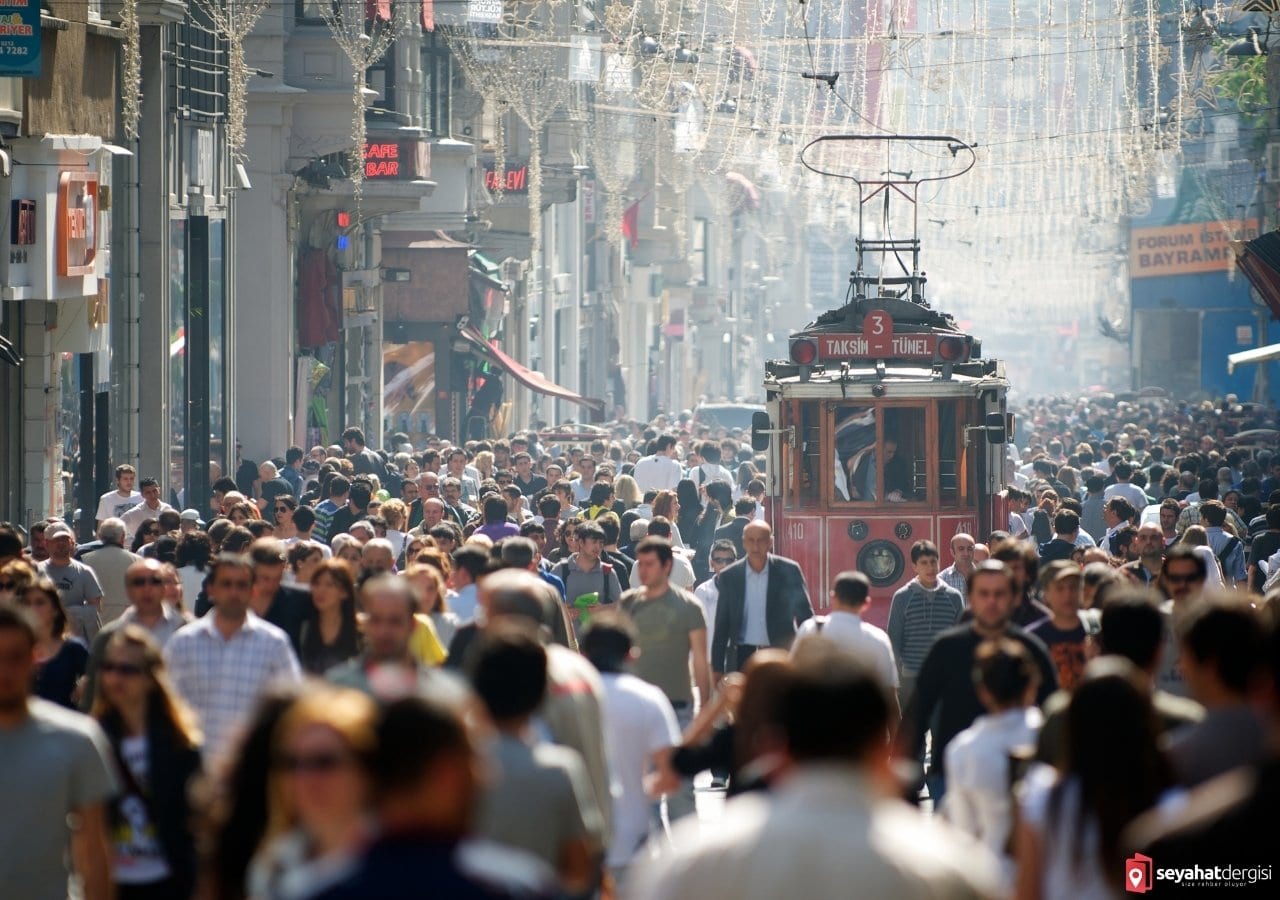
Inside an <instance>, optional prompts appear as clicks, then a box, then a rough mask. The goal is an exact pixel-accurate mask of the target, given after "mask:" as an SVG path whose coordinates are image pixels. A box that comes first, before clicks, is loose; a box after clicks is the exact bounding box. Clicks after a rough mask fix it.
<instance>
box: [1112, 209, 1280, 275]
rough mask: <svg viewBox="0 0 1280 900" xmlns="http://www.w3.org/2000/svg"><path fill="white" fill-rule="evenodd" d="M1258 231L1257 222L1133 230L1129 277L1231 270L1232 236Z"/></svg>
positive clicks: (1170, 226) (1130, 241)
mask: <svg viewBox="0 0 1280 900" xmlns="http://www.w3.org/2000/svg"><path fill="white" fill-rule="evenodd" d="M1257 231H1258V221H1257V219H1250V220H1249V221H1247V222H1241V221H1239V220H1236V221H1232V222H1198V223H1195V224H1192V225H1167V226H1165V227H1163V228H1135V229H1133V231H1131V232H1130V233H1129V277H1130V278H1153V277H1156V276H1160V275H1194V274H1197V273H1201V272H1225V271H1226V270H1227V269H1229V268H1231V256H1232V249H1231V235H1232V234H1236V235H1239V236H1241V237H1244V236H1247V235H1253V234H1256V233H1257Z"/></svg>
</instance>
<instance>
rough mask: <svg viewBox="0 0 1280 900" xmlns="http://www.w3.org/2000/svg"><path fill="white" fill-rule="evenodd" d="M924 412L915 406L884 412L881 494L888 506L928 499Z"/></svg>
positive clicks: (881, 438)
mask: <svg viewBox="0 0 1280 900" xmlns="http://www.w3.org/2000/svg"><path fill="white" fill-rule="evenodd" d="M924 423H925V411H924V409H922V408H916V407H890V408H888V409H886V410H884V431H883V433H882V434H881V436H880V441H881V445H882V448H883V452H882V453H881V454H880V465H881V467H882V468H883V472H882V476H883V478H884V495H885V499H887V500H888V501H889V502H890V503H904V502H908V501H913V500H927V499H928V498H929V448H928V446H927V444H926V437H925V424H924Z"/></svg>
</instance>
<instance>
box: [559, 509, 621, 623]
mask: <svg viewBox="0 0 1280 900" xmlns="http://www.w3.org/2000/svg"><path fill="white" fill-rule="evenodd" d="M603 553H604V529H602V528H601V527H600V526H599V525H597V524H596V523H595V522H583V523H582V524H581V525H579V526H578V552H577V553H575V554H573V555H572V556H570V557H569V558H568V559H566V560H564V561H563V562H561V563H560V564H558V565H557V566H556V567H555V568H554V569H553V570H552V574H553V575H555V576H556V577H557V578H559V579H560V580H561V581H563V582H564V587H565V596H566V597H568V603H569V607H570V613H569V616H570V618H571V619H573V621H574V623H575V625H576V626H578V627H581V626H583V625H585V624H586V623H587V621H588V620H589V619H590V617H591V609H592V608H594V607H597V606H600V605H602V604H607V603H617V602H618V598H620V597H621V596H622V586H621V585H620V584H619V583H618V576H617V574H616V573H615V572H614V571H613V565H612V564H611V563H607V562H603V561H602V560H601V556H602V555H603Z"/></svg>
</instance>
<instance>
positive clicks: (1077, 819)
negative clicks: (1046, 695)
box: [1015, 656, 1173, 900]
mask: <svg viewBox="0 0 1280 900" xmlns="http://www.w3.org/2000/svg"><path fill="white" fill-rule="evenodd" d="M1158 735H1159V725H1158V723H1157V720H1156V715H1155V710H1154V708H1153V707H1152V705H1151V692H1150V689H1149V688H1148V687H1146V686H1144V684H1143V678H1142V676H1141V674H1140V673H1139V672H1138V670H1137V668H1135V667H1134V666H1133V664H1132V663H1130V662H1128V661H1127V660H1124V659H1122V658H1120V657H1116V656H1103V657H1099V658H1098V659H1096V660H1094V661H1093V662H1091V663H1090V664H1089V666H1088V668H1087V669H1086V670H1085V678H1084V681H1083V682H1082V683H1081V684H1080V685H1079V686H1078V687H1077V688H1076V690H1075V693H1074V694H1073V695H1072V697H1071V705H1070V706H1069V707H1068V708H1067V723H1066V732H1065V740H1066V747H1065V754H1064V756H1063V765H1062V770H1061V771H1060V772H1055V771H1054V770H1052V769H1048V768H1047V767H1046V768H1043V769H1039V770H1037V771H1036V772H1035V773H1033V774H1032V775H1029V776H1028V777H1027V779H1026V781H1025V782H1024V783H1023V792H1022V797H1021V803H1020V805H1019V822H1018V824H1017V834H1016V838H1015V854H1016V858H1017V865H1018V873H1017V890H1016V892H1015V896H1016V897H1017V898H1018V900H1095V898H1097V900H1103V898H1115V897H1123V896H1124V895H1125V889H1124V878H1125V875H1126V873H1125V867H1124V860H1125V853H1124V850H1123V849H1122V845H1121V843H1120V835H1121V833H1122V832H1123V831H1124V829H1125V827H1126V826H1127V825H1128V824H1129V823H1130V822H1131V821H1133V819H1134V818H1135V817H1136V816H1138V815H1139V814H1140V813H1142V812H1144V811H1146V810H1148V809H1151V808H1152V807H1153V806H1155V805H1156V803H1157V802H1158V801H1159V800H1160V799H1161V795H1162V794H1163V793H1164V792H1165V791H1166V790H1167V789H1168V788H1169V787H1170V785H1171V784H1172V783H1173V779H1172V777H1171V776H1170V770H1169V765H1168V762H1167V760H1166V759H1165V757H1164V754H1163V753H1161V752H1160V749H1159V747H1158V745H1157V737H1158Z"/></svg>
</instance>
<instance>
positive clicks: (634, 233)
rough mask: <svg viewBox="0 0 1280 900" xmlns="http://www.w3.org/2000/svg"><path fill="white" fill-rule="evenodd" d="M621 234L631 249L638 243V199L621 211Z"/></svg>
mask: <svg viewBox="0 0 1280 900" xmlns="http://www.w3.org/2000/svg"><path fill="white" fill-rule="evenodd" d="M622 236H623V237H624V238H626V239H627V244H628V246H630V247H631V249H632V250H634V249H636V245H637V244H639V243H640V201H639V200H637V201H636V202H635V203H632V204H631V205H630V206H628V207H627V208H626V211H624V212H623V213H622Z"/></svg>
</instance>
